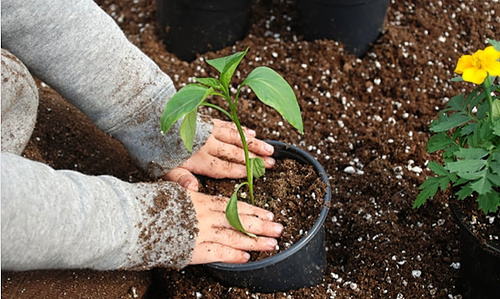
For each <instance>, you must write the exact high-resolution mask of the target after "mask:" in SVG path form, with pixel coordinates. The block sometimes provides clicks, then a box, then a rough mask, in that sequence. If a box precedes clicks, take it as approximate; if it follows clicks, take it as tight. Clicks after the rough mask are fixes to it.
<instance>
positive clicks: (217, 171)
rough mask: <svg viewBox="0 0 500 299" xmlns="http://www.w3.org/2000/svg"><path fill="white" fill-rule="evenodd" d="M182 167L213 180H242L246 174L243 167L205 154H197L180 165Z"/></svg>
mask: <svg viewBox="0 0 500 299" xmlns="http://www.w3.org/2000/svg"><path fill="white" fill-rule="evenodd" d="M207 165H209V167H207ZM182 167H184V168H186V169H189V170H191V171H192V172H194V173H196V174H201V175H206V176H209V177H211V178H214V179H223V178H231V179H237V178H243V177H245V176H246V174H247V172H246V167H245V165H243V164H238V163H232V162H229V161H224V160H222V159H219V158H217V157H215V156H213V155H211V154H209V153H206V152H199V153H196V154H195V155H193V156H191V158H189V159H188V160H187V161H186V162H184V163H183V164H182Z"/></svg>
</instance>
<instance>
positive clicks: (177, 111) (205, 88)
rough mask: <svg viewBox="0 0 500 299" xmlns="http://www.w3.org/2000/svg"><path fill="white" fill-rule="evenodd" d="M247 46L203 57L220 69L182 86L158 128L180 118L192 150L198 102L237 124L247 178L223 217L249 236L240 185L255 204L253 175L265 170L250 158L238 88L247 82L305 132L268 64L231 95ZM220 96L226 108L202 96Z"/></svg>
mask: <svg viewBox="0 0 500 299" xmlns="http://www.w3.org/2000/svg"><path fill="white" fill-rule="evenodd" d="M247 52H248V48H247V49H246V50H245V51H243V52H238V53H235V54H232V55H229V56H226V57H220V58H216V59H210V60H206V62H207V63H208V64H209V65H211V66H212V67H214V68H215V69H216V70H217V71H218V72H219V73H220V75H219V79H217V78H195V81H196V83H191V84H188V85H186V86H184V87H183V88H181V89H180V90H179V91H178V92H177V93H176V94H175V95H174V96H173V97H172V98H171V99H170V101H169V102H168V103H167V105H166V107H165V110H164V111H163V114H162V116H161V120H160V123H161V130H162V132H164V133H165V132H167V131H168V130H169V129H170V128H171V127H172V125H173V124H174V123H175V122H177V121H179V120H181V118H183V119H182V123H181V126H180V136H181V139H182V141H183V142H184V145H185V146H186V148H187V149H188V151H192V148H193V141H194V136H195V133H196V119H197V118H196V116H197V110H198V107H200V106H202V105H203V106H208V107H212V108H214V109H217V110H219V111H221V112H222V113H223V114H224V115H226V116H227V117H228V118H229V119H230V120H231V121H232V122H234V124H235V125H236V127H237V129H238V132H239V135H240V138H241V143H242V145H243V150H244V152H245V165H246V171H247V181H246V182H243V183H241V184H239V185H238V186H237V187H236V188H235V191H234V193H233V194H232V195H231V197H230V199H229V201H228V203H227V206H226V219H227V221H228V222H229V223H230V224H231V225H232V226H233V227H234V228H235V229H237V230H239V231H241V232H242V233H245V234H247V235H249V236H251V237H256V236H255V235H253V234H251V233H248V232H247V231H246V230H245V229H244V228H243V225H242V224H241V221H240V219H239V216H238V207H237V202H238V192H239V190H240V189H241V187H243V186H245V185H246V186H248V193H249V195H250V201H251V203H252V204H255V200H254V195H253V179H254V178H259V177H261V176H262V175H264V173H265V166H264V161H263V160H262V158H260V157H257V158H250V155H249V151H248V145H247V142H246V138H245V134H244V133H243V128H242V126H241V124H240V121H239V119H238V113H237V105H238V99H239V97H240V91H241V89H242V87H243V86H245V85H246V86H248V87H249V88H250V89H252V90H253V92H254V93H255V95H256V96H257V98H258V99H259V100H260V101H262V102H263V103H264V104H266V105H268V106H270V107H272V108H273V109H275V110H276V111H277V112H278V113H280V114H281V116H282V117H283V118H284V119H285V120H286V121H288V122H289V123H290V124H291V125H292V126H293V127H295V128H296V129H297V130H299V131H300V132H301V133H302V134H303V133H304V129H303V125H302V116H301V114H300V108H299V105H298V102H297V98H296V97H295V93H294V92H293V90H292V88H291V87H290V85H289V84H288V83H287V82H286V81H285V79H283V77H282V76H281V75H279V74H278V73H277V72H275V71H274V70H272V69H271V68H269V67H265V66H260V67H257V68H255V69H254V70H253V71H252V72H251V73H250V74H249V75H248V77H247V78H246V79H244V80H243V82H242V83H241V85H240V86H239V87H238V89H237V91H236V94H235V95H234V97H233V96H232V95H231V93H230V91H231V90H230V87H229V84H230V83H231V80H232V77H233V74H234V72H235V70H236V68H237V67H238V65H239V64H240V62H241V60H242V59H243V57H244V56H245V55H246V54H247ZM212 95H214V96H220V97H222V98H224V99H225V100H226V102H227V103H228V106H229V109H228V110H225V109H223V108H222V107H220V106H217V105H215V104H212V103H208V102H206V101H205V100H206V99H207V98H208V97H209V96H212Z"/></svg>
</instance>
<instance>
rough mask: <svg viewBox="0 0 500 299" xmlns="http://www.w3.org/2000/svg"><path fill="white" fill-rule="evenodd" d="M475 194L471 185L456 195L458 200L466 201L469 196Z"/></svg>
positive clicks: (464, 187)
mask: <svg viewBox="0 0 500 299" xmlns="http://www.w3.org/2000/svg"><path fill="white" fill-rule="evenodd" d="M473 192H474V190H473V189H472V188H471V186H470V184H467V185H465V186H463V187H462V188H460V190H459V191H458V192H457V193H455V195H457V197H458V200H464V199H465V198H467V197H468V196H471V195H472V193H473Z"/></svg>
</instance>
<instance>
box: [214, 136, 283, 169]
mask: <svg viewBox="0 0 500 299" xmlns="http://www.w3.org/2000/svg"><path fill="white" fill-rule="evenodd" d="M209 142H210V150H209V154H211V155H213V156H215V157H217V158H219V159H221V160H223V161H228V162H231V163H236V164H245V151H244V150H243V148H241V147H238V146H235V145H232V144H229V143H225V142H221V141H219V140H217V139H215V138H213V139H212V140H210V141H209ZM255 157H257V155H256V154H254V153H253V152H251V151H250V152H249V158H255ZM262 159H263V160H264V165H265V167H266V168H271V167H273V166H274V164H275V163H276V161H275V160H274V159H273V158H271V157H262Z"/></svg>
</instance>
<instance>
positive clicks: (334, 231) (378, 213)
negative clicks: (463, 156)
mask: <svg viewBox="0 0 500 299" xmlns="http://www.w3.org/2000/svg"><path fill="white" fill-rule="evenodd" d="M96 2H97V3H99V4H100V5H101V6H102V7H103V8H104V9H105V10H106V11H107V12H108V13H109V14H110V15H111V16H112V17H113V18H114V19H115V20H117V22H118V24H119V25H120V26H121V27H122V28H123V30H124V32H125V34H126V35H127V37H128V38H129V39H130V40H131V41H132V42H133V43H135V44H136V45H137V46H138V47H140V48H141V49H142V50H143V51H144V52H145V53H146V54H147V55H148V56H150V57H151V58H152V59H153V60H154V61H155V62H157V63H158V65H159V66H160V67H161V68H162V69H163V70H164V71H165V72H166V73H168V74H170V75H171V77H172V79H173V80H174V82H175V84H176V86H177V87H181V86H182V84H184V83H186V82H188V78H190V77H204V76H207V74H210V75H215V73H214V71H213V70H212V69H211V68H210V67H209V66H207V65H206V63H205V62H204V59H206V58H215V57H218V56H222V55H228V54H230V53H233V52H234V51H241V50H244V49H245V48H246V47H249V48H250V50H249V53H248V54H247V58H246V59H245V60H244V61H243V63H242V65H241V66H240V68H239V69H238V72H237V74H236V80H239V79H241V78H242V77H243V75H245V74H248V73H249V72H250V71H251V70H252V69H253V68H254V67H256V66H259V65H266V66H270V67H272V68H273V69H275V70H276V71H278V72H279V73H281V74H282V75H283V76H284V77H285V78H286V80H287V81H288V82H289V83H290V84H292V86H293V87H294V89H295V91H296V95H297V97H298V99H299V104H300V107H301V110H302V116H303V119H304V130H305V134H304V135H300V134H299V133H298V132H296V131H295V130H293V129H292V128H291V127H290V126H289V125H288V124H287V123H286V122H284V121H283V120H282V119H281V117H279V116H278V115H277V114H276V112H274V111H272V110H271V109H269V108H268V107H266V106H265V105H262V104H261V103H259V102H258V101H257V100H256V99H255V97H254V96H253V95H252V94H248V97H247V98H246V99H245V100H244V101H242V103H241V104H242V108H243V109H241V111H242V112H244V115H242V116H241V121H242V123H243V124H244V125H246V126H248V127H250V128H252V129H255V130H256V131H257V134H258V136H259V137H260V138H262V139H273V140H280V141H284V142H288V143H291V144H295V145H297V146H299V147H302V148H304V149H306V150H307V151H308V152H310V153H311V154H312V155H313V156H315V157H316V158H317V159H318V161H319V162H320V163H321V164H322V165H323V166H324V168H325V170H326V171H327V173H328V175H329V179H330V183H331V186H332V191H333V192H332V206H331V208H330V212H329V215H328V219H327V222H326V223H325V229H326V249H327V261H328V269H327V272H326V275H325V277H324V280H323V282H322V283H320V284H319V285H318V286H316V287H311V288H303V289H300V290H294V291H290V292H286V293H283V292H279V293H276V294H252V293H250V292H249V291H248V290H245V289H238V288H226V287H223V286H221V285H220V284H218V283H217V282H216V281H214V280H213V279H212V278H211V277H209V276H207V275H206V274H205V272H204V270H203V267H187V268H185V269H183V270H181V271H174V270H161V271H148V272H132V271H130V272H126V273H123V272H116V271H111V272H97V271H95V272H94V271H82V270H74V271H56V272H52V271H49V272H47V271H38V272H26V273H9V272H2V297H5V298H134V297H135V298H312V297H314V298H460V284H459V280H458V277H459V267H460V256H459V245H460V244H459V243H460V237H459V231H458V228H457V226H456V225H455V223H454V221H453V219H452V216H451V214H450V210H449V207H448V197H447V196H448V194H439V195H438V196H436V197H435V198H433V199H432V200H430V201H429V202H428V203H427V204H426V205H425V206H424V207H422V208H421V209H419V210H414V209H412V208H411V206H412V203H413V201H414V199H415V197H416V195H417V193H418V186H419V185H420V184H421V183H422V182H423V180H424V178H425V176H427V175H429V174H430V172H429V170H428V169H427V168H426V162H427V161H428V160H430V159H431V158H433V156H431V155H427V154H426V152H425V143H426V141H427V140H428V138H429V136H430V132H429V123H430V122H431V120H433V119H434V118H436V116H437V110H438V109H439V108H442V107H443V106H444V105H445V102H446V100H447V99H449V98H451V96H453V95H455V94H457V93H459V92H461V91H462V89H463V88H470V86H468V85H467V84H459V83H452V82H451V81H450V79H451V78H452V77H454V75H453V70H454V68H455V65H456V61H457V60H458V58H459V57H460V56H461V55H462V54H471V53H473V52H474V51H476V50H477V49H482V48H484V47H485V41H486V40H487V39H488V38H496V39H498V32H500V17H499V15H498V13H499V12H500V3H499V1H498V0H481V1H478V0H450V1H438V0H407V1H391V4H390V7H389V11H388V15H387V22H386V24H385V26H384V29H383V32H382V34H381V36H380V37H379V39H378V40H377V41H376V42H375V44H374V45H373V47H372V49H371V50H370V51H369V52H368V53H367V54H366V55H365V56H364V57H362V58H356V57H354V56H353V55H350V54H349V53H347V52H346V51H344V49H343V47H342V44H341V43H338V42H336V41H329V40H319V41H316V42H307V41H304V40H303V39H302V38H301V36H300V35H298V33H297V14H296V11H295V1H293V0H290V1H288V0H280V1H278V0H274V1H262V0H259V1H255V3H254V5H253V11H252V19H251V27H250V31H249V34H248V35H247V36H246V37H245V38H244V39H243V40H242V41H240V42H238V43H237V44H236V45H235V46H234V47H227V48H225V49H222V50H220V51H216V52H210V53H207V54H204V55H202V56H201V57H202V58H203V59H201V58H199V59H196V60H194V61H192V62H189V63H188V62H183V61H180V60H179V59H177V58H176V57H175V56H174V55H172V54H171V53H169V52H168V49H166V48H165V47H164V46H163V44H162V42H161V40H159V38H158V35H157V32H156V29H155V22H154V15H155V11H154V1H153V0H127V1H126V0H98V1H96ZM353 22H355V20H353ZM39 86H40V97H41V99H40V107H39V117H38V123H37V126H36V128H35V132H34V134H33V136H32V139H31V141H30V144H29V145H28V148H27V149H26V151H25V153H24V155H25V156H26V157H28V158H31V159H34V160H38V161H42V162H45V163H48V164H50V165H52V166H53V167H55V168H58V169H61V168H64V169H75V170H78V171H81V172H84V173H88V174H110V175H114V176H116V177H118V178H120V179H122V180H125V181H133V182H135V181H147V180H148V178H147V177H145V176H144V174H143V173H142V172H141V171H139V170H138V169H137V168H136V167H135V166H134V165H133V163H132V161H131V160H130V158H129V156H128V155H127V153H126V151H125V150H124V149H123V147H122V146H121V145H120V143H118V142H117V141H116V140H115V139H113V138H111V137H110V136H108V135H106V134H104V133H102V132H101V131H99V130H98V129H96V128H95V127H94V126H92V125H91V124H90V122H89V121H88V120H87V119H86V117H85V116H83V115H82V114H81V113H80V112H78V111H77V110H76V109H74V108H73V107H71V106H70V105H68V104H67V103H66V102H65V101H64V100H63V99H62V98H61V97H60V96H59V95H58V94H56V93H55V92H53V91H52V90H51V89H50V88H49V87H47V86H45V85H43V84H41V83H39ZM218 104H221V105H222V104H223V103H218ZM205 112H206V113H207V114H211V115H213V116H215V117H222V116H221V115H219V114H217V113H216V112H215V111H211V110H206V111H205ZM493 217H496V220H495V221H496V222H497V223H498V215H495V216H493ZM485 219H486V218H485ZM486 220H487V221H486V222H489V220H488V219H486ZM155 292H156V293H155Z"/></svg>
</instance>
